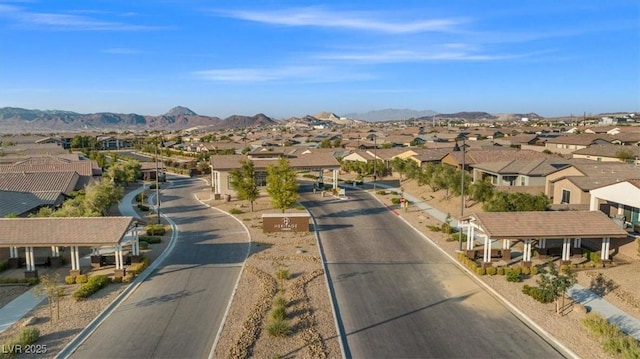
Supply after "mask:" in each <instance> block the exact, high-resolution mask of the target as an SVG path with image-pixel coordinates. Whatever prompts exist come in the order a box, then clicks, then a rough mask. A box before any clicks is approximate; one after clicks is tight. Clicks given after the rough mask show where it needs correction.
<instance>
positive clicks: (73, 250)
mask: <svg viewBox="0 0 640 359" xmlns="http://www.w3.org/2000/svg"><path fill="white" fill-rule="evenodd" d="M69 249H70V253H69V254H70V255H71V270H70V271H69V275H72V276H77V275H80V274H82V270H81V269H80V254H79V250H78V246H71V247H70V248H69Z"/></svg>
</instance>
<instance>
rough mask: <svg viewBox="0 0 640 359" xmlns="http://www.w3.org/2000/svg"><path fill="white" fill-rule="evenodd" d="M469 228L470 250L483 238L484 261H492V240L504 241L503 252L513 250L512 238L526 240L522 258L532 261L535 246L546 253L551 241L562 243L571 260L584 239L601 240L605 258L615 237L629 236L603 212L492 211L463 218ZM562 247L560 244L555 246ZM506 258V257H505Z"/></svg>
mask: <svg viewBox="0 0 640 359" xmlns="http://www.w3.org/2000/svg"><path fill="white" fill-rule="evenodd" d="M462 226H463V227H464V228H465V229H466V231H467V238H469V240H468V241H467V250H468V251H471V250H473V249H474V248H473V247H474V240H473V239H474V238H475V237H481V238H483V239H484V241H483V256H482V260H483V263H484V264H485V265H490V263H491V256H492V252H491V249H492V248H491V243H492V242H496V241H499V240H502V251H503V252H506V253H509V255H510V248H511V241H522V242H523V244H524V249H523V253H522V261H523V262H524V263H525V264H530V263H531V251H532V245H533V244H534V241H535V243H537V249H538V253H542V254H543V255H544V254H546V251H545V250H546V249H547V248H548V246H547V241H553V242H559V241H561V243H562V247H561V249H562V252H561V257H562V261H563V262H568V261H569V260H570V258H571V253H572V242H573V248H574V249H575V248H581V240H582V239H596V240H601V259H602V260H604V261H606V260H609V251H610V243H611V239H626V238H627V232H626V231H625V230H623V229H622V228H620V227H619V226H617V225H616V224H615V223H614V222H613V221H612V220H611V219H610V218H609V217H607V216H606V215H605V214H604V213H602V212H600V211H546V212H488V213H474V214H472V215H469V216H467V217H465V218H464V219H463V224H462ZM555 248H558V246H555ZM503 259H504V258H503Z"/></svg>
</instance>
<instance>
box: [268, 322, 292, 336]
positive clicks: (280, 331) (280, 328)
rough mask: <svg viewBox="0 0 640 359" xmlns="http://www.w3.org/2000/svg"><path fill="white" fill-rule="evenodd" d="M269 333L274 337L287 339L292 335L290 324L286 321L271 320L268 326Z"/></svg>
mask: <svg viewBox="0 0 640 359" xmlns="http://www.w3.org/2000/svg"><path fill="white" fill-rule="evenodd" d="M267 332H269V334H270V335H271V336H274V337H286V336H288V335H289V334H291V329H290V328H289V322H288V321H287V320H286V319H282V320H271V321H270V322H269V323H268V324H267Z"/></svg>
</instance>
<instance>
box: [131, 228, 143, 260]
mask: <svg viewBox="0 0 640 359" xmlns="http://www.w3.org/2000/svg"><path fill="white" fill-rule="evenodd" d="M141 261H142V256H141V255H140V236H139V232H138V227H137V226H136V228H135V229H134V230H133V240H132V241H131V264H134V263H140V262H141Z"/></svg>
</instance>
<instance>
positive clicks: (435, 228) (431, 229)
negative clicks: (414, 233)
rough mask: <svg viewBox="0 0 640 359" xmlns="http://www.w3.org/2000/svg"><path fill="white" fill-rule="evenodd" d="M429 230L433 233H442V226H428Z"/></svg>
mask: <svg viewBox="0 0 640 359" xmlns="http://www.w3.org/2000/svg"><path fill="white" fill-rule="evenodd" d="M427 229H428V230H430V231H432V232H440V226H438V225H433V224H427Z"/></svg>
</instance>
